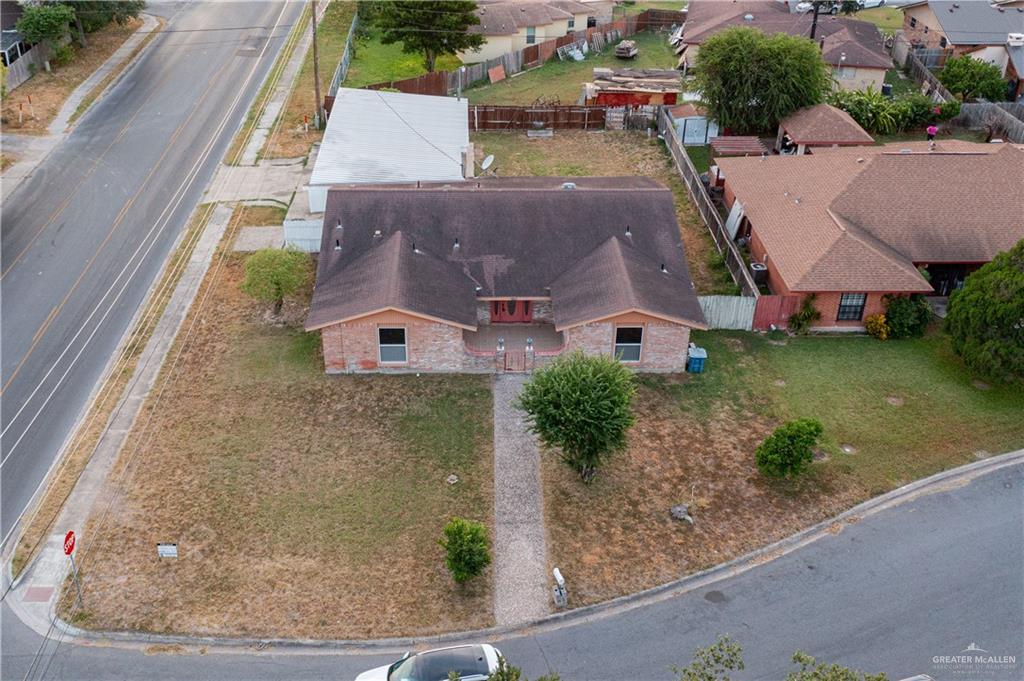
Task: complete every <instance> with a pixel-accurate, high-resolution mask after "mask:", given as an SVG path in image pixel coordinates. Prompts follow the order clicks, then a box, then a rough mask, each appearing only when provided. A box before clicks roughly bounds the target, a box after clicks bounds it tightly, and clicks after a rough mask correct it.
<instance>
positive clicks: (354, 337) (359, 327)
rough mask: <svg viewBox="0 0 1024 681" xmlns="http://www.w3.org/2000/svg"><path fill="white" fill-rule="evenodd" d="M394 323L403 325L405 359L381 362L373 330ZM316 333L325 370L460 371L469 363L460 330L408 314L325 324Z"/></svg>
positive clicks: (355, 371)
mask: <svg viewBox="0 0 1024 681" xmlns="http://www.w3.org/2000/svg"><path fill="white" fill-rule="evenodd" d="M395 326H402V327H404V328H405V343H406V355H407V359H408V361H407V362H406V363H405V364H385V365H381V364H380V361H379V360H380V351H379V346H378V342H377V329H378V328H380V327H395ZM320 333H321V342H322V343H323V350H324V368H325V369H326V370H327V372H328V373H344V372H347V373H358V372H365V371H383V372H404V371H463V370H468V369H469V365H471V364H472V362H471V361H470V360H471V358H469V357H468V356H467V355H466V352H465V350H464V345H463V341H462V329H460V328H457V327H454V326H450V325H448V324H440V323H436V322H430V321H427V320H421V319H418V318H416V317H412V316H407V317H406V318H405V319H402V320H401V323H399V320H398V319H395V320H391V319H388V320H386V321H381V320H377V319H374V318H373V317H369V318H364V319H360V320H355V321H352V322H347V323H345V324H335V325H333V326H328V327H325V328H324V329H322V330H321V332H320ZM464 360H466V361H464Z"/></svg>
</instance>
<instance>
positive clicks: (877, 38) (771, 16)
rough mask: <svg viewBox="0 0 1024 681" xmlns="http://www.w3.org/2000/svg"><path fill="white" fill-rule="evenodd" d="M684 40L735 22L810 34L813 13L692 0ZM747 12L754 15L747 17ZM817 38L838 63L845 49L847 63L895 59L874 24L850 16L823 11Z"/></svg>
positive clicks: (700, 39) (697, 39)
mask: <svg viewBox="0 0 1024 681" xmlns="http://www.w3.org/2000/svg"><path fill="white" fill-rule="evenodd" d="M687 9H688V10H689V11H688V13H687V18H686V25H685V26H684V28H683V42H684V43H688V44H695V45H700V44H702V43H704V41H706V40H707V39H708V38H710V37H711V36H713V35H715V34H716V33H718V32H720V31H723V30H725V29H726V28H731V27H733V26H751V27H753V28H757V29H759V30H761V31H763V32H764V33H766V34H768V35H771V34H773V33H787V34H789V35H796V36H804V37H809V36H810V35H811V21H812V19H811V13H810V12H804V13H791V12H790V11H789V8H788V7H787V5H786V3H782V2H775V1H774V0H746V1H741V2H725V1H720V0H690V4H689V6H688V8H687ZM746 15H751V16H753V20H752V21H747V20H746V19H745V18H744V17H745V16H746ZM816 36H817V39H818V40H821V39H824V41H825V49H824V52H823V54H822V57H823V58H824V59H825V62H826V63H828V64H831V65H833V66H836V65H838V64H839V58H840V56H841V54H842V53H844V52H845V53H846V57H847V59H846V61H845V62H844V63H845V64H849V65H850V66H870V67H873V68H889V66H890V65H891V63H892V61H891V59H890V58H889V56H888V55H887V54H886V53H885V50H884V45H883V43H882V38H881V35H880V34H879V33H878V29H877V28H875V26H874V25H872V24H870V23H868V22H866V21H859V20H856V19H849V18H847V17H835V16H829V15H822V16H819V17H818V29H817V34H816Z"/></svg>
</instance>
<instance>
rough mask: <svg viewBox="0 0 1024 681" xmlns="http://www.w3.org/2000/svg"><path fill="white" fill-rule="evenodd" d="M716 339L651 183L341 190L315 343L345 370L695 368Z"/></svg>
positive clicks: (315, 316) (325, 246) (670, 216)
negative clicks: (703, 333) (701, 337)
mask: <svg viewBox="0 0 1024 681" xmlns="http://www.w3.org/2000/svg"><path fill="white" fill-rule="evenodd" d="M693 328H696V329H703V328H706V326H705V322H704V317H703V315H702V313H701V308H700V305H699V303H698V301H697V296H696V294H695V293H694V289H693V284H692V282H691V281H690V273H689V269H688V267H687V264H686V256H685V253H684V251H683V244H682V240H681V237H680V232H679V224H678V222H677V221H676V214H675V203H674V200H673V196H672V192H671V191H670V190H669V189H667V188H666V187H664V186H662V185H660V184H658V183H657V182H654V181H653V180H650V179H648V178H641V177H623V178H556V177H549V178H501V179H497V178H489V179H485V180H480V181H474V182H461V183H453V184H432V185H422V184H421V185H419V186H417V185H408V186H377V187H368V186H364V187H357V186H345V187H334V188H332V189H331V190H330V192H329V194H328V198H327V210H326V213H325V216H324V226H323V239H322V243H321V248H320V257H319V260H318V263H317V275H316V287H315V290H314V293H313V301H312V304H311V306H310V312H309V316H308V318H307V320H306V329H307V330H309V331H313V330H319V331H320V332H321V335H322V342H323V351H324V362H325V368H326V370H327V371H328V372H330V373H340V372H366V371H374V372H378V371H386V372H405V371H417V372H430V371H446V372H490V371H495V370H498V371H503V370H524V369H529V368H531V367H532V366H534V365H535V364H537V363H540V362H543V361H544V360H545V358H549V357H553V356H557V355H559V354H561V353H563V352H566V351H570V350H574V349H580V350H583V351H584V352H587V353H595V354H608V355H611V354H616V355H618V356H619V357H620V358H621V359H622V360H623V361H624V362H626V363H628V364H629V365H630V366H632V367H634V368H636V369H637V370H641V371H680V370H682V369H683V368H684V367H685V363H686V354H687V347H688V344H689V338H690V329H693Z"/></svg>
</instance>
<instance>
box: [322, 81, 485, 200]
mask: <svg viewBox="0 0 1024 681" xmlns="http://www.w3.org/2000/svg"><path fill="white" fill-rule="evenodd" d="M467 150H469V105H468V103H467V101H466V100H465V99H456V98H454V97H435V96H430V95H411V94H406V93H403V92H379V91H376V90H355V89H351V88H340V89H339V90H338V94H337V96H336V98H335V100H334V106H333V107H332V108H331V115H330V118H328V120H327V129H326V130H325V131H324V138H323V141H322V142H321V143H320V153H319V155H318V156H317V159H316V164H315V165H314V166H313V174H312V176H311V177H310V180H309V209H310V212H313V213H322V212H323V211H324V208H325V205H326V202H327V189H328V188H329V187H330V186H331V185H337V184H365V183H375V184H397V183H405V182H416V181H425V182H448V181H458V180H462V179H464V177H465V173H464V164H465V163H466V160H465V157H466V152H467ZM468 162H469V163H472V162H473V160H472V157H470V158H469V161H468ZM470 175H471V173H470Z"/></svg>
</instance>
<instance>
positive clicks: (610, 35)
mask: <svg viewBox="0 0 1024 681" xmlns="http://www.w3.org/2000/svg"><path fill="white" fill-rule="evenodd" d="M685 18H686V15H685V13H683V12H677V11H675V10H646V11H644V12H641V13H640V14H636V15H632V16H628V17H622V18H620V19H616V20H615V21H613V22H610V23H607V24H600V25H598V26H591V27H590V28H588V29H587V30H585V31H576V32H574V33H568V34H566V35H564V36H560V37H558V38H553V39H552V40H547V41H545V42H542V43H537V44H535V45H527V46H526V47H525V48H523V49H521V50H517V51H515V52H509V53H507V54H503V55H501V56H500V57H496V58H495V59H488V60H486V61H482V62H478V63H476V64H466V65H465V66H462V67H460V68H458V69H455V70H454V71H436V72H434V73H428V74H424V75H422V76H419V77H416V78H406V79H405V80H393V81H386V82H382V83H374V84H373V85H367V86H366V87H367V88H369V89H371V90H380V89H384V88H391V89H395V90H400V91H401V92H409V93H413V94H420V95H442V96H443V95H450V94H455V93H456V92H458V91H459V90H461V89H465V88H468V87H471V86H473V85H475V84H477V83H479V82H481V81H486V80H488V79H489V76H488V71H490V70H491V69H493V68H495V67H497V66H501V67H502V68H503V69H504V71H505V75H506V76H511V75H513V74H516V73H519V72H521V71H525V70H527V69H531V68H534V67H537V66H541V65H542V64H545V63H546V62H548V61H550V60H551V59H555V58H556V55H557V51H558V48H560V47H566V46H568V45H572V44H573V43H576V44H577V45H579V46H581V47H582V45H583V43H586V44H587V49H589V50H596V51H600V50H602V49H612V48H613V47H614V45H611V44H609V43H611V42H612V41H617V40H618V39H620V38H625V37H626V36H631V35H634V34H636V33H637V32H639V31H643V30H649V29H655V30H656V29H660V28H668V27H670V26H673V25H677V24H681V23H682V22H683V21H684V20H685ZM346 54H347V50H346ZM332 87H334V90H333V91H332V94H333V92H336V91H337V87H335V86H334V83H333V81H332Z"/></svg>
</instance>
